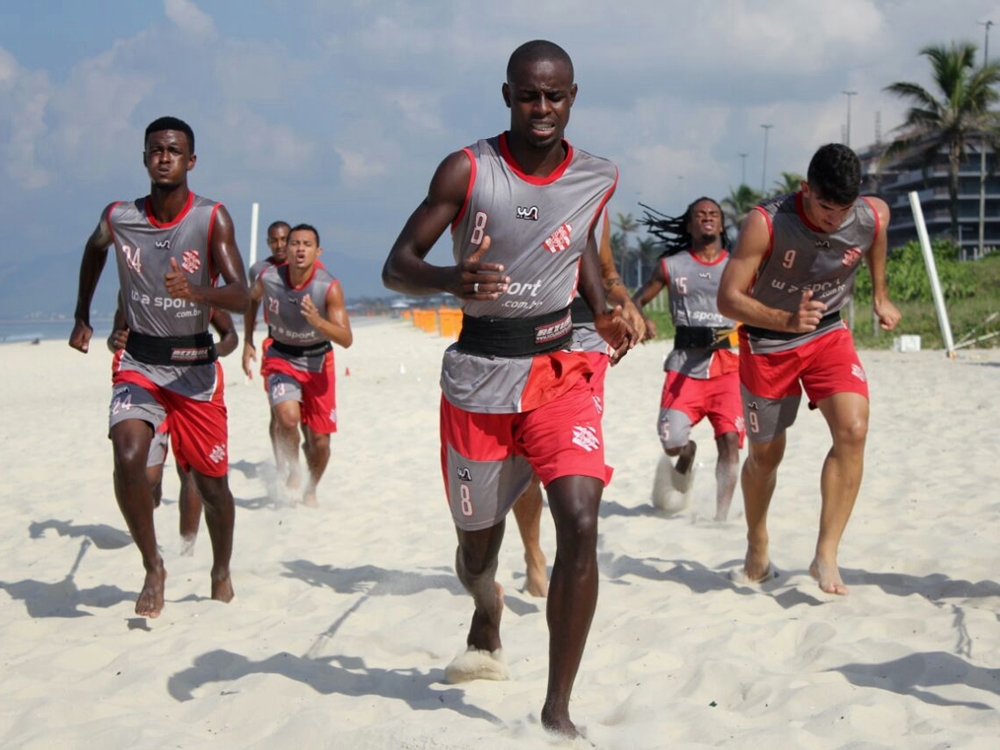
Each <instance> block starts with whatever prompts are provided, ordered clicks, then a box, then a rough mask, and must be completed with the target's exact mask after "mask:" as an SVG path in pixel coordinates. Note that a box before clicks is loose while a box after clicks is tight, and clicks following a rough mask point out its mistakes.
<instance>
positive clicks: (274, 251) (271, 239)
mask: <svg viewBox="0 0 1000 750" xmlns="http://www.w3.org/2000/svg"><path fill="white" fill-rule="evenodd" d="M291 228H292V225H291V224H289V223H288V222H287V221H283V220H281V219H279V220H278V221H272V222H271V224H270V226H268V228H267V247H268V249H269V250H270V251H271V254H270V256H268V257H267V258H262V259H261V260H258V261H257V262H256V263H254V264H253V265H252V266H250V270H249V271H248V272H247V275H248V276H249V278H250V283H249V286H250V288H251V289H252V288H253V285H254V284H256V283H257V279H259V278H260V275H261V274H262V273H264V270H265V269H268V268H270V267H271V266H280V265H281V264H282V263H284V262H286V260H287V258H288V254H287V249H288V232H289V230H290V229H291ZM259 311H260V301H259V300H255V299H253V298H252V297H251V299H250V309H249V310H247V314H246V315H244V316H243V372H244V374H245V375H246V376H247V380H253V368H252V366H251V364H250V363H251V362H256V361H257V350H256V349H255V348H254V345H253V335H254V331H256V330H257V313H258V312H259ZM270 345H271V339H270V338H265V339H264V341H263V343H262V344H261V346H260V348H261V351H262V352H267V347H268V346H270ZM264 390H265V391H267V381H266V380H265V381H264ZM268 414H269V416H268V420H269V422H268V425H267V434H268V435H270V437H271V450H273V451H274V453H275V455H277V454H278V443H277V440H278V437H277V435H278V432H277V431H278V425H277V423H276V422H275V421H274V411H273V410H272V409H269V410H268Z"/></svg>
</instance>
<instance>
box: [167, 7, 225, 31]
mask: <svg viewBox="0 0 1000 750" xmlns="http://www.w3.org/2000/svg"><path fill="white" fill-rule="evenodd" d="M163 10H164V11H165V12H166V14H167V18H169V19H170V20H171V22H173V24H174V25H175V26H176V27H177V28H179V29H181V30H182V31H184V32H186V33H188V34H190V35H192V36H195V37H200V38H212V37H215V35H216V30H215V22H214V21H213V20H212V17H211V16H210V15H208V14H207V13H205V12H204V11H202V10H201V9H200V8H199V7H198V6H197V5H195V4H194V3H193V2H191V0H163Z"/></svg>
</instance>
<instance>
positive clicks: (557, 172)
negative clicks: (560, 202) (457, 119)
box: [500, 132, 618, 199]
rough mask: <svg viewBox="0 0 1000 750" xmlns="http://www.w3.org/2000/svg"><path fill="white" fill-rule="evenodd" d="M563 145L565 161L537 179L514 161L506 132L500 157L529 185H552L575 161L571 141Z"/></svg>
mask: <svg viewBox="0 0 1000 750" xmlns="http://www.w3.org/2000/svg"><path fill="white" fill-rule="evenodd" d="M562 145H563V148H565V149H566V158H565V159H563V160H562V162H561V163H560V164H559V166H558V167H556V168H555V169H553V170H552V172H551V173H550V174H548V175H547V176H545V177H535V176H534V175H530V174H527V173H526V172H524V170H522V169H521V166H520V165H519V164H518V163H517V160H515V159H514V155H513V154H512V153H511V152H510V148H509V147H508V146H507V133H506V132H504V133H501V134H500V156H502V157H503V160H504V161H505V162H507V166H508V167H510V168H511V170H512V171H513V172H514V174H516V175H517V176H518V177H520V178H521V179H522V180H524V181H525V182H527V183H528V184H529V185H551V184H552V183H553V182H555V181H556V180H558V179H559V178H560V177H562V176H563V172H565V171H566V168H567V167H568V166H569V163H570V162H571V161H573V147H572V146H571V145H569V141H567V140H566V139H565V138H564V139H563V141H562ZM615 184H616V185H617V184H618V179H617V177H616V178H615ZM613 189H614V188H612V190H613ZM608 198H609V199H610V198H611V196H610V195H609V196H608Z"/></svg>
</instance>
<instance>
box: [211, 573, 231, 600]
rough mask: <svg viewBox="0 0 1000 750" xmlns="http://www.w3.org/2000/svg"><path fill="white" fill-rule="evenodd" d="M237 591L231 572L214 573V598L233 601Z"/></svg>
mask: <svg viewBox="0 0 1000 750" xmlns="http://www.w3.org/2000/svg"><path fill="white" fill-rule="evenodd" d="M234 596H236V592H235V591H233V580H232V578H230V577H229V573H228V572H227V573H224V574H222V575H216V574H215V573H213V574H212V598H213V599H214V600H215V601H217V602H231V601H232V600H233V597H234Z"/></svg>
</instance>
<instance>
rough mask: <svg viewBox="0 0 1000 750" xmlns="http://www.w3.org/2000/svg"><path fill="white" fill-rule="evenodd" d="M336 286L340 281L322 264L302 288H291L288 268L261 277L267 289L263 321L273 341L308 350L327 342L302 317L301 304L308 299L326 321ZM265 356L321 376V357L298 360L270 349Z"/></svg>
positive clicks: (274, 268) (268, 270)
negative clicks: (327, 301)
mask: <svg viewBox="0 0 1000 750" xmlns="http://www.w3.org/2000/svg"><path fill="white" fill-rule="evenodd" d="M336 283H337V280H336V279H335V278H334V277H333V276H332V275H330V273H329V272H328V271H327V270H326V268H325V267H324V266H323V265H322V264H321V263H320V262H319V261H317V262H316V264H315V265H314V266H313V272H312V275H311V276H310V277H309V278H308V279H307V280H306V282H305V283H304V284H302V286H299V287H293V286H292V284H291V281H290V280H289V278H288V266H287V265H284V264H282V265H280V266H271V267H270V268H265V269H264V273H262V274H261V276H260V284H261V286H262V287H263V289H264V296H263V298H262V299H261V305H262V307H263V308H264V321H265V322H266V323H267V325H268V326H269V327H270V332H271V336H272V338H274V340H275V341H280V342H282V343H283V344H291V345H292V346H305V347H309V346H316V345H318V344H322V343H323V342H324V341H327V338H326V337H324V336H323V335H321V334H320V333H319V332H318V331H317V330H316V329H315V328H313V327H312V326H311V325H309V323H308V321H306V319H305V318H304V317H303V315H302V300H303V298H304V297H306V296H307V295H308V296H309V297H310V298H311V299H312V302H313V304H314V305H315V306H316V309H317V310H319V314H320V315H321V316H322V317H324V318H325V317H326V295H327V294H329V292H330V287H331V286H333V285H334V284H336ZM266 356H268V357H277V358H279V359H284V360H287V361H289V362H291V363H292V364H293V365H294V366H295V367H296V368H297V369H299V370H308V371H312V372H319V371H321V370H322V366H323V357H322V356H312V357H309V356H301V357H297V356H294V355H291V354H285V353H284V352H279V351H276V350H275V349H274V348H269V349H268V350H267V355H266Z"/></svg>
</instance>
